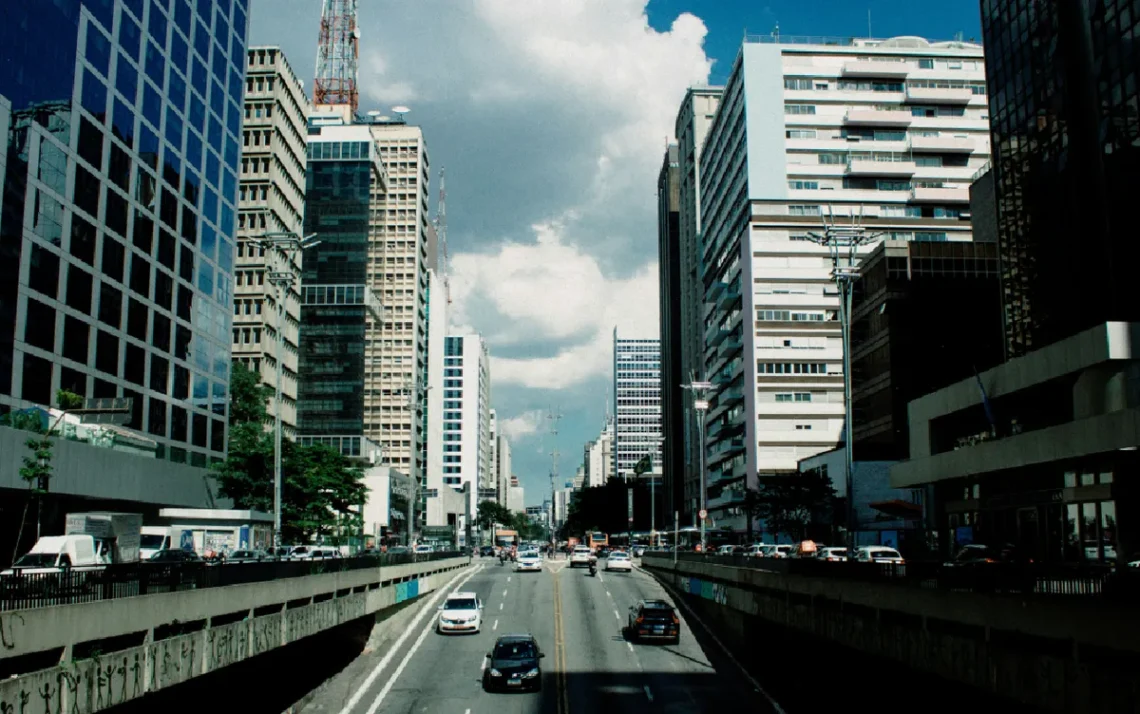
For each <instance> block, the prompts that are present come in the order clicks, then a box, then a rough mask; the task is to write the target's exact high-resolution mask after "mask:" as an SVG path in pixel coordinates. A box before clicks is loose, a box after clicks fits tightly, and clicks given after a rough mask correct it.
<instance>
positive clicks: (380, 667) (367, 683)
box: [340, 565, 483, 714]
mask: <svg viewBox="0 0 1140 714" xmlns="http://www.w3.org/2000/svg"><path fill="white" fill-rule="evenodd" d="M482 569H483V566H482V565H478V566H476V567H475V569H474V570H472V571H471V572H470V573H468V574H467V575H466V576H465V577H463V578H462V581H461V582H459V583H458V584H456V586H455V587H456V588H457V589H458V588H459V587H462V586H463V584H464V583H466V582H467V581H468V580H470V579H471V578H472V577H474V576H475V573H477V572H479V571H480V570H482ZM461 575H463V573H462V572H460V573H456V575H455V577H453V578H452V579H451V580H448V581H447V583H446V584H445V585H444V586H443V587H441V588H440V589H439V590H438V591H437V592H436V594H435V595H433V596H432V598H431V599H430V600H428V601H427V602H426V603H425V604H424V607H423V610H421V611H420V612H419V614H417V615H416V618H415V619H414V620H412V623H411V625H409V626H408V629H406V630H404V634H402V635H400V638H399V639H398V640H396V643H395V644H394V645H392V647H391V648H390V649H389V650H388V653H387V654H385V655H384V658H383V659H381V660H380V662H379V663H378V664H377V665H376V667H375V668H374V669H373V670H372V671H371V672H370V673H369V674H368V677H367V678H366V679H365V680H364V683H363V684H361V685H360V687H359V688H358V689H357V690H356V691H355V692H353V693H352V696H351V697H349V699H348V701H347V702H345V705H344V708H343V709H341V710H340V714H351V712H352V710H353V708H355V707H356V705H357V704H359V703H360V700H361V699H363V698H364V693H365V692H366V691H368V688H369V687H371V686H372V684H373V683H374V682H375V681H376V678H377V677H379V676H380V673H381V672H383V671H384V668H385V667H387V666H388V665H389V664H390V663H391V662H392V658H394V657H395V656H396V653H397V652H399V651H400V647H402V646H403V645H404V640H406V639H408V637H409V636H410V635H411V634H412V630H414V629H415V628H416V626H417V625H419V623H420V621H421V620H423V618H424V617H425V616H426V615H427V614H428V613H429V612H435V604H436V603H437V602H439V599H440V598H441V597H443V596H444V594H446V593H448V592H450V588H451V584H452V583H453V582H455V580H456V579H458V578H460V576H461ZM431 627H432V625H431V624H429V626H428V628H427V629H426V630H424V631H425V632H427V631H428V630H430V629H431ZM405 661H407V660H406V659H405Z"/></svg>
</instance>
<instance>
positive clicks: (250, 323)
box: [233, 47, 309, 438]
mask: <svg viewBox="0 0 1140 714" xmlns="http://www.w3.org/2000/svg"><path fill="white" fill-rule="evenodd" d="M246 56H247V61H246V78H245V119H244V121H243V123H242V147H243V148H242V158H241V173H240V174H239V186H240V187H239V192H238V194H239V198H238V245H237V280H236V282H237V285H236V287H235V289H234V328H233V359H234V361H235V362H241V363H242V364H244V365H245V366H246V367H248V368H249V369H251V370H253V371H254V372H256V373H257V374H258V375H260V377H261V381H262V383H263V384H266V385H270V386H272V385H274V384H276V381H277V329H278V305H277V295H278V288H277V287H276V286H274V284H273V282H272V280H271V276H270V275H269V274H270V273H273V272H275V271H282V272H289V273H292V278H293V279H292V283H291V284H287V283H284V282H283V281H282V287H281V288H280V289H281V290H282V291H283V295H284V298H285V299H284V307H285V309H284V319H283V320H282V326H281V330H282V333H283V336H284V345H283V350H282V354H283V367H284V368H283V370H282V380H281V405H280V409H281V410H282V411H281V426H282V431H283V434H284V436H286V437H287V438H293V437H294V436H295V435H296V431H297V355H298V344H299V342H298V341H299V337H300V325H301V252H300V251H299V250H294V251H285V250H281V249H280V248H272V247H271V248H269V255H266V252H267V251H266V249H265V247H264V246H263V245H258V244H254V243H249V242H246V241H245V240H244V239H250V238H252V239H258V238H262V237H264V236H266V235H270V236H272V235H273V234H277V235H281V234H291V235H292V236H293V237H294V238H296V239H298V240H299V239H300V238H301V237H302V236H301V230H302V228H303V225H302V222H303V220H304V211H305V164H306V154H305V135H306V131H307V127H306V123H307V120H308V114H309V100H308V98H307V97H306V96H305V90H304V88H303V87H302V85H301V81H300V80H299V79H298V78H297V75H296V74H294V72H293V69H292V68H291V67H290V66H289V62H288V61H287V60H286V59H285V54H284V53H283V52H282V51H281V49H280V48H279V47H251V48H249V50H248V51H247V53H246ZM274 252H276V253H277V255H273V253H274ZM266 407H267V412H268V416H269V417H270V418H271V419H272V418H273V417H274V416H275V415H276V413H277V409H278V408H279V407H278V404H277V401H276V398H275V397H273V396H271V397H270V398H269V400H268V402H267V404H266Z"/></svg>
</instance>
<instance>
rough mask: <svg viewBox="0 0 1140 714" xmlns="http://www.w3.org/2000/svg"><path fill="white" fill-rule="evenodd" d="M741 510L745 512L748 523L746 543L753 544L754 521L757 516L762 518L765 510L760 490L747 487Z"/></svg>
mask: <svg viewBox="0 0 1140 714" xmlns="http://www.w3.org/2000/svg"><path fill="white" fill-rule="evenodd" d="M740 510H741V512H742V513H743V514H744V518H745V522H746V523H747V531H746V536H745V541H744V542H745V545H752V521H753V520H754V519H756V518H762V517H763V516H764V512H765V507H764V501H763V498H762V497H761V496H760V492H759V491H757V490H756V489H754V488H746V489H745V490H744V501H743V502H741V504H740Z"/></svg>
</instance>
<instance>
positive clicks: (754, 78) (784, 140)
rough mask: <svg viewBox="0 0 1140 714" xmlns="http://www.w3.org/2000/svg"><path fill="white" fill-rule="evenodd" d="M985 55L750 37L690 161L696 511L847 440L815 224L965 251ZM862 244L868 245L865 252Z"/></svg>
mask: <svg viewBox="0 0 1140 714" xmlns="http://www.w3.org/2000/svg"><path fill="white" fill-rule="evenodd" d="M985 90H986V85H985V75H984V68H983V56H982V48H981V47H980V46H979V45H974V44H970V43H964V42H928V41H926V40H923V39H920V38H915V37H900V38H896V39H891V40H864V39H853V40H848V41H846V42H839V43H837V44H828V45H821V44H811V43H809V42H804V43H802V44H801V43H799V42H797V41H796V40H795V39H794V38H786V37H781V38H780V39H779V40H778V41H774V40H773V38H771V37H768V36H764V37H749V38H746V41H745V43H744V45H743V47H742V48H741V51H740V54H739V55H738V57H737V60H736V62H735V64H734V66H733V70H732V73H731V76H730V78H729V80H728V82H727V85H726V88H725V90H724V93H723V95H722V97H721V102H720V106H719V108H718V110H717V112H716V116H715V118H714V119H713V123H712V126H711V127H710V129H709V132H708V136H707V138H706V140H705V145H704V151H703V153H702V154H701V157H700V167H701V171H700V179H701V186H700V194H699V195H700V215H701V230H700V236H701V240H702V243H701V246H700V264H701V266H702V271H703V273H702V280H703V285H704V286H705V291H704V295H703V301H704V303H705V305H704V311H703V313H702V315H701V317H700V319H699V320H697V321H696V323H695V324H697V325H699V326H700V327H702V328H704V327H705V326H706V325H707V330H706V331H705V333H704V342H703V367H704V368H705V370H704V372H705V378H706V379H707V380H708V381H711V382H712V383H713V384H714V390H713V394H712V395H711V397H710V409H709V411H708V413H707V421H706V426H707V432H706V433H707V451H706V454H707V466H708V475H707V479H708V481H707V483H708V509H709V512H710V515H711V516H712V517H713V518H714V519H715V522H716V524H717V525H718V526H732V527H734V528H743V526H744V521H743V517H742V516H740V515H739V513H738V509H737V508H736V505H737V504H738V503H739V502H740V500H741V499H742V498H743V497H744V489H745V487H746V485H748V486H755V483H756V482H755V480H756V479H757V478H758V477H763V476H768V475H774V474H780V473H790V472H793V471H795V470H796V469H797V464H798V462H799V460H800V459H803V458H806V457H809V456H812V455H814V454H818V453H820V452H822V451H825V450H829V449H832V448H834V447H835V446H836V444H837V443H838V442H839V441H840V439H841V435H842V433H843V418H844V403H843V349H842V341H841V329H840V322H839V320H838V308H839V302H838V295H837V290H836V288H835V285H834V282H833V279H832V261H831V258H830V256H829V253H828V250H827V248H825V247H822V246H819V245H816V244H815V243H813V242H811V241H810V240H809V234H810V233H821V232H822V231H823V228H824V226H823V220H824V219H825V218H826V219H828V220H834V221H835V222H836V223H838V224H840V225H844V224H847V225H849V224H851V223H852V222H853V221H855V222H858V223H859V224H860V225H862V226H863V228H864V229H865V230H866V231H868V232H869V233H873V234H879V235H881V237H882V239H885V240H892V241H947V240H970V238H971V231H970V224H969V222H967V221H965V220H962V218H963V212H965V211H968V202H969V191H968V186H969V182H970V179H971V177H972V176H973V174H974V173H975V172H977V171H978V170H979V169H980V168H981V167H982V166H983V165H985V163H986V162H987V160H988V159H989V137H988V128H989V122H988V113H989V112H988V109H987V107H986V95H985ZM873 247H874V243H870V244H868V245H867V246H866V249H865V250H866V251H870V250H871V249H872V248H873Z"/></svg>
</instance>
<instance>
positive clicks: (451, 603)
mask: <svg viewBox="0 0 1140 714" xmlns="http://www.w3.org/2000/svg"><path fill="white" fill-rule="evenodd" d="M476 607H477V606H476V604H475V600H473V599H471V598H466V597H464V598H458V597H457V598H452V599H451V600H448V601H447V602H446V603H444V605H443V609H444V610H474V609H476Z"/></svg>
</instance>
